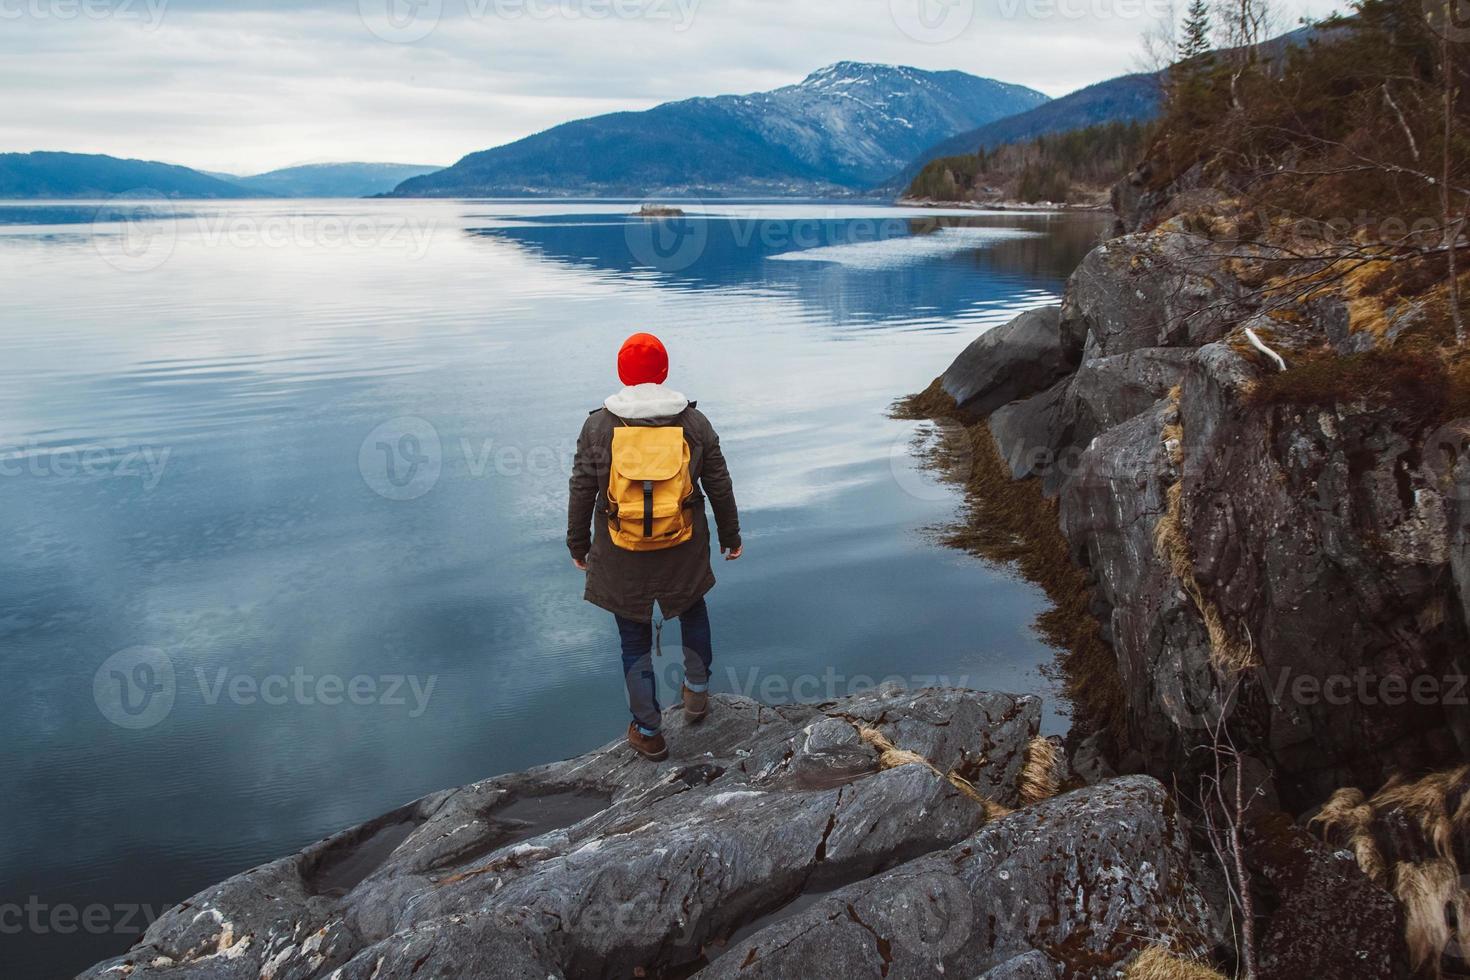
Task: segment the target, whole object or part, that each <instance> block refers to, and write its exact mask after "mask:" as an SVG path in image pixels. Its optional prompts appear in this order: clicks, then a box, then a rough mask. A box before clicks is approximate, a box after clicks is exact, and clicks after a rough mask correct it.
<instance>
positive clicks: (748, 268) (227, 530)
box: [0, 201, 1101, 977]
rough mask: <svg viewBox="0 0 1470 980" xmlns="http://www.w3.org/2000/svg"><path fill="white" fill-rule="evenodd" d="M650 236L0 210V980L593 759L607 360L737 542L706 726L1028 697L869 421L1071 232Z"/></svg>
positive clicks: (43, 970)
mask: <svg viewBox="0 0 1470 980" xmlns="http://www.w3.org/2000/svg"><path fill="white" fill-rule="evenodd" d="M688 209H689V210H690V211H691V213H693V212H696V211H697V212H698V216H697V217H692V218H690V219H687V220H683V221H673V222H666V223H659V222H648V221H645V220H643V219H637V218H630V217H627V212H628V211H629V210H630V205H628V204H615V203H614V204H603V203H586V202H577V203H543V202H535V203H527V202H497V201H488V202H487V201H471V202H463V201H457V202H431V203H422V202H389V201H385V202H371V201H309V202H299V201H296V202H264V203H258V202H250V203H244V204H240V203H227V204H219V203H189V202H184V203H173V204H151V205H150V204H146V203H133V202H125V203H124V204H122V205H117V206H111V207H107V208H103V209H102V210H101V211H99V209H98V207H97V205H96V204H80V205H79V204H73V203H67V204H55V205H47V204H43V205H37V204H33V203H13V204H3V205H0V297H3V301H0V302H3V307H0V309H3V313H0V363H3V364H4V365H5V384H4V385H3V387H0V532H3V535H4V541H5V547H4V549H3V550H0V644H3V658H0V683H3V690H4V691H5V692H6V698H5V709H4V711H3V713H0V793H3V798H4V807H3V833H0V885H3V889H4V891H3V894H0V974H3V975H4V976H7V977H9V976H17V977H20V976H24V977H31V976H63V975H69V974H70V973H73V972H75V971H76V970H78V969H80V968H82V967H84V966H85V965H87V964H89V963H90V962H92V961H94V960H96V959H99V958H101V957H104V956H108V955H113V954H115V953H118V952H121V951H122V950H124V949H125V948H126V947H127V946H129V945H131V944H132V942H134V941H135V940H136V939H137V937H138V931H139V930H140V928H141V927H142V926H143V925H144V924H145V923H146V921H147V919H148V918H149V917H150V916H152V915H154V914H156V913H157V912H159V911H162V910H163V909H165V908H167V907H168V906H169V905H171V904H173V903H174V902H176V901H178V900H181V899H183V898H185V897H187V896H188V895H189V894H191V893H193V892H194V891H196V890H198V889H199V888H201V887H203V886H205V885H208V884H210V883H212V882H214V881H216V880H218V879H221V878H223V877H226V876H228V875H230V874H232V873H234V872H237V871H240V870H243V869H245V868H247V867H250V866H251V865H254V864H257V863H260V862H262V861H265V860H268V859H271V858H274V857H277V856H280V855H282V854H285V853H287V852H290V851H292V850H294V849H296V848H299V847H301V846H303V845H305V844H307V843H309V842H311V841H313V840H316V839H318V838H320V837H322V836H324V835H326V834H328V833H331V832H333V831H335V830H338V829H340V828H342V827H344V826H347V825H349V824H352V823H355V822H358V821H361V820H364V819H366V818H368V817H371V816H374V815H376V814H378V813H380V812H382V811H384V810H386V809H389V808H391V807H393V806H396V805H398V804H400V803H403V802H405V801H407V800H410V799H412V798H414V797H417V796H420V795H422V794H424V793H427V792H429V791H432V790H436V789H440V788H443V787H447V786H453V785H457V784H461V783H465V782H468V781H471V780H476V779H480V778H483V777H486V776H489V775H493V774H495V773H499V772H503V771H507V770H512V769H519V768H523V767H526V766H529V765H533V764H537V763H541V762H546V761H550V760H553V759H557V758H562V757H565V756H569V755H573V754H576V753H579V752H583V751H586V750H588V749H591V748H593V747H595V746H597V745H600V744H602V743H604V742H606V741H608V740H610V739H612V738H615V737H618V736H619V735H620V734H621V732H622V730H623V728H624V727H625V726H626V723H627V712H626V706H625V702H624V698H623V694H622V682H621V676H620V667H619V661H618V655H617V647H616V633H615V630H614V628H613V622H612V617H611V616H610V615H609V614H607V613H604V612H602V611H601V610H598V609H596V608H594V607H592V606H590V605H587V604H586V603H584V602H582V600H581V589H582V578H581V573H579V572H578V571H576V570H575V569H574V568H573V567H572V565H571V563H570V561H569V560H568V556H567V553H566V549H565V547H564V545H563V536H564V533H565V509H566V478H567V470H568V466H569V463H570V457H571V451H572V448H573V444H574V440H575V437H576V435H577V432H578V429H579V427H580V426H581V424H582V420H583V418H584V417H585V415H586V413H587V412H588V411H590V410H592V409H594V408H596V407H597V406H598V405H599V404H600V403H601V401H602V399H603V397H605V396H606V395H607V394H608V393H610V392H611V391H612V390H614V389H615V388H616V387H617V385H616V380H615V377H614V374H613V369H612V368H613V357H614V353H615V351H616V348H617V346H618V344H619V343H620V342H621V340H622V339H623V338H624V337H625V336H626V335H627V334H629V333H632V332H634V331H637V330H649V331H652V332H654V333H657V334H658V335H659V336H661V337H662V338H663V339H664V341H665V343H666V345H667V346H668V348H669V350H670V352H671V359H672V371H671V376H670V382H669V383H670V384H671V385H672V386H674V387H676V388H678V389H680V390H682V391H684V392H685V393H687V394H688V395H689V396H690V397H692V398H696V399H698V401H699V404H700V407H701V408H702V409H704V410H705V412H706V413H707V414H708V415H709V417H710V418H711V420H712V421H713V422H714V424H715V426H716V428H717V429H718V430H719V431H720V433H721V437H722V443H723V446H724V450H725V455H726V457H727V458H728V460H729V463H730V468H731V471H732V474H733V476H734V480H735V487H736V494H737V497H738V499H739V502H740V506H741V517H742V523H743V526H744V533H745V541H746V549H745V550H746V555H745V558H744V559H743V560H741V561H739V562H735V563H717V565H716V569H715V571H716V575H717V576H718V577H719V579H720V584H719V586H718V587H717V588H716V590H715V592H714V593H713V594H712V596H711V607H710V608H711V618H712V621H713V624H714V633H715V670H714V686H715V689H716V690H723V691H738V692H741V693H747V694H751V695H752V696H756V697H762V698H765V699H767V700H773V701H782V700H791V699H801V700H819V699H823V698H826V697H832V696H837V695H841V694H845V693H850V692H851V691H855V690H862V689H863V688H864V687H866V686H870V685H871V684H873V683H875V682H877V681H879V680H881V679H883V678H890V677H897V678H901V679H903V680H904V681H905V682H906V683H908V684H910V685H920V684H926V683H936V682H941V683H953V684H968V685H970V686H974V687H979V688H993V689H1005V690H1020V691H1040V692H1044V693H1049V691H1050V685H1049V684H1048V682H1047V681H1046V680H1045V679H1044V678H1043V677H1042V676H1041V674H1040V672H1039V667H1040V666H1041V665H1042V664H1044V663H1045V662H1046V661H1047V660H1048V659H1049V658H1050V655H1051V652H1050V651H1049V650H1048V649H1047V648H1045V647H1044V646H1043V645H1042V644H1041V642H1040V641H1039V640H1038V639H1037V637H1036V636H1035V635H1034V634H1033V632H1032V630H1031V626H1030V624H1031V621H1032V619H1033V617H1034V616H1035V614H1036V613H1037V612H1038V611H1039V610H1040V609H1041V608H1042V599H1041V596H1040V595H1039V593H1038V592H1037V590H1035V589H1034V588H1032V587H1030V586H1029V585H1027V584H1025V583H1023V582H1019V581H1017V580H1015V579H1013V578H1011V577H1009V576H1008V575H1006V574H1005V573H1004V572H1001V571H997V570H994V569H991V568H988V567H986V566H985V565H983V564H981V563H979V562H977V561H976V560H974V559H972V558H969V557H967V556H965V555H962V554H958V553H955V552H952V551H948V550H946V549H944V548H942V547H940V546H938V545H937V544H935V542H934V538H933V535H932V534H928V533H926V529H927V528H932V527H934V526H935V525H939V524H942V523H944V522H945V521H947V520H949V519H951V518H953V517H954V515H955V513H956V505H957V499H956V494H955V493H954V491H953V490H952V489H951V488H949V487H947V486H942V485H939V484H937V483H936V482H935V481H934V480H933V479H932V478H930V477H929V476H928V475H926V474H925V473H924V472H923V471H922V470H921V469H920V468H919V467H918V466H917V465H916V462H915V460H914V458H913V456H912V453H911V445H912V443H913V441H914V439H915V437H916V435H920V434H922V430H923V428H924V426H922V425H915V424H913V423H908V422H897V421H892V420H890V419H888V418H887V417H886V414H885V413H886V409H887V407H888V405H889V403H890V402H891V401H892V400H893V399H894V398H895V397H896V396H899V395H902V394H904V393H907V392H910V391H915V390H918V389H920V388H922V387H924V386H925V385H926V384H927V383H928V382H929V380H930V379H931V378H933V377H934V375H935V374H937V373H938V372H939V371H940V370H942V369H943V367H944V366H945V365H946V364H947V363H948V362H949V360H950V358H952V357H953V356H954V355H955V354H956V353H957V352H958V351H959V350H960V348H962V347H963V346H964V344H965V343H966V342H968V340H969V339H970V338H971V337H973V336H974V335H976V334H977V333H979V332H980V331H982V330H984V329H985V328H987V327H988V326H991V325H994V324H997V323H1000V322H1003V321H1005V320H1006V319H1008V318H1009V317H1011V316H1012V315H1014V314H1015V313H1016V312H1017V311H1019V310H1022V309H1025V308H1028V307H1032V306H1036V305H1041V304H1044V303H1048V302H1051V301H1054V299H1055V297H1056V296H1057V295H1059V293H1060V290H1061V287H1062V284H1063V281H1064V279H1065V277H1066V275H1067V274H1068V273H1069V272H1070V271H1071V269H1072V268H1073V267H1074V266H1075V264H1076V263H1077V261H1078V260H1079V259H1080V258H1081V256H1082V254H1084V252H1085V251H1086V249H1087V248H1088V247H1090V245H1091V244H1092V243H1093V241H1094V240H1095V239H1096V237H1097V235H1098V233H1099V232H1100V230H1101V222H1100V220H1099V219H1096V218H1094V217H1089V216H1079V215H1072V216H1056V215H1052V216H1046V215H982V214H975V213H969V214H966V215H963V216H945V215H941V214H939V213H936V212H933V211H918V210H903V209H895V208H889V207H880V206H858V205H851V204H846V205H842V204H827V203H812V204H790V203H783V204H778V205H739V204H729V205H725V204H722V205H715V206H700V207H696V206H694V205H689V206H688ZM669 632H671V633H674V632H675V631H674V630H672V629H671V630H670V631H669ZM669 645H671V644H669ZM663 661H664V663H663V667H662V670H663V676H664V678H665V683H666V684H676V683H677V676H678V675H677V665H678V662H679V658H678V656H677V651H676V652H675V655H674V656H670V655H669V654H668V652H667V651H666V653H665V656H664V658H663ZM673 689H674V690H676V688H673ZM668 690H670V688H668V687H665V691H666V692H667V691H668ZM666 701H667V698H666ZM1052 709H1053V710H1052V713H1051V714H1050V715H1049V717H1048V725H1049V726H1050V727H1051V729H1052V730H1059V729H1060V728H1062V727H1063V726H1064V720H1063V719H1062V718H1061V717H1060V715H1059V714H1057V709H1058V706H1057V705H1056V704H1055V703H1053V704H1052ZM89 906H100V907H102V908H101V911H98V910H97V909H89V908H88V907H89ZM73 914H75V915H76V916H77V918H73Z"/></svg>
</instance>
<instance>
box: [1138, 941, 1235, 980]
mask: <svg viewBox="0 0 1470 980" xmlns="http://www.w3.org/2000/svg"><path fill="white" fill-rule="evenodd" d="M1123 978H1124V980H1226V978H1225V975H1224V974H1223V973H1219V972H1217V971H1216V970H1214V969H1213V968H1211V967H1210V966H1208V965H1206V964H1204V963H1200V962H1199V961H1197V960H1190V959H1185V958H1184V957H1182V956H1176V955H1175V954H1173V953H1171V952H1169V950H1167V949H1165V948H1164V947H1162V946H1150V947H1148V948H1147V949H1145V950H1144V951H1143V952H1142V953H1139V954H1138V957H1137V958H1136V959H1134V961H1133V962H1132V963H1130V964H1128V968H1127V969H1126V970H1124V971H1123Z"/></svg>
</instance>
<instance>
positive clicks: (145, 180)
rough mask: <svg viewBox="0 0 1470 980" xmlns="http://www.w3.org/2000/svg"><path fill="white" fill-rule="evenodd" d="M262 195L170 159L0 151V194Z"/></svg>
mask: <svg viewBox="0 0 1470 980" xmlns="http://www.w3.org/2000/svg"><path fill="white" fill-rule="evenodd" d="M142 193H151V194H161V195H163V196H165V197H193V198H236V197H264V196H265V195H264V194H262V193H261V192H259V191H253V190H250V189H249V188H246V187H241V186H240V185H239V184H233V183H230V182H228V181H225V180H221V179H220V178H218V177H213V176H211V175H209V174H205V173H200V172H199V171H197V170H190V169H189V168H188V167H178V166H174V165H173V164H169V163H153V162H150V161H147V160H120V159H118V158H117V157H109V156H102V155H100V154H91V153H45V152H38V153H0V198H46V197H56V198H76V197H111V196H113V195H115V194H142Z"/></svg>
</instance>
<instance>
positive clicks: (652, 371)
mask: <svg viewBox="0 0 1470 980" xmlns="http://www.w3.org/2000/svg"><path fill="white" fill-rule="evenodd" d="M668 376H669V352H668V351H666V350H664V345H663V343H662V342H661V341H660V340H659V339H658V338H657V337H655V336H654V335H653V334H651V333H635V334H634V335H633V336H631V337H629V338H628V339H627V340H625V341H623V346H622V349H621V350H619V351H618V380H620V381H622V382H623V384H625V385H641V384H649V383H652V384H663V381H664V379H665V378H667V377H668Z"/></svg>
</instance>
